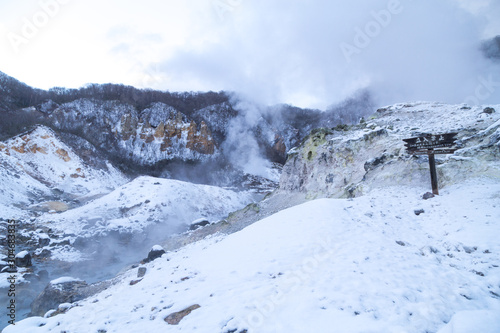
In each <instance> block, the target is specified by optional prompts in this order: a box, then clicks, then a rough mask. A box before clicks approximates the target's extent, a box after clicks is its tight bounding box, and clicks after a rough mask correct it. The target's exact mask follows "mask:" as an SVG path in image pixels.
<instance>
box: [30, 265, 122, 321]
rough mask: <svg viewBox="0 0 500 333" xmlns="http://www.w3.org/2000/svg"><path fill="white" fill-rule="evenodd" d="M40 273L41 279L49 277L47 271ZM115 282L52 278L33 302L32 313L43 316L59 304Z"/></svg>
mask: <svg viewBox="0 0 500 333" xmlns="http://www.w3.org/2000/svg"><path fill="white" fill-rule="evenodd" d="M38 275H39V277H40V280H41V281H44V280H46V279H47V278H48V274H47V273H46V271H40V272H39V274H38ZM114 282H115V281H112V280H109V281H103V282H97V283H93V284H90V285H89V284H87V283H86V282H85V281H82V280H78V279H74V278H70V277H62V278H59V279H56V280H52V281H51V282H49V283H48V284H47V286H46V287H45V289H44V290H43V291H42V292H41V293H40V294H39V295H38V296H37V297H36V298H35V300H34V301H33V302H32V303H31V314H30V315H32V316H43V315H44V314H45V313H46V312H47V311H49V310H51V309H57V308H58V306H59V304H62V303H74V302H77V301H79V300H82V299H84V298H87V297H90V296H92V295H94V294H96V293H98V292H101V291H103V290H105V289H106V288H108V287H109V286H110V285H112V284H113V283H114Z"/></svg>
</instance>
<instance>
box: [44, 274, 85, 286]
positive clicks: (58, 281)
mask: <svg viewBox="0 0 500 333" xmlns="http://www.w3.org/2000/svg"><path fill="white" fill-rule="evenodd" d="M79 281H82V280H80V279H77V278H74V277H71V276H62V277H60V278H57V279H55V280H52V281H50V284H52V285H56V284H62V283H68V282H79Z"/></svg>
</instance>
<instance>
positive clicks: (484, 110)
mask: <svg viewBox="0 0 500 333" xmlns="http://www.w3.org/2000/svg"><path fill="white" fill-rule="evenodd" d="M493 112H495V109H494V108H492V107H487V108H484V109H483V113H487V114H492V113H493Z"/></svg>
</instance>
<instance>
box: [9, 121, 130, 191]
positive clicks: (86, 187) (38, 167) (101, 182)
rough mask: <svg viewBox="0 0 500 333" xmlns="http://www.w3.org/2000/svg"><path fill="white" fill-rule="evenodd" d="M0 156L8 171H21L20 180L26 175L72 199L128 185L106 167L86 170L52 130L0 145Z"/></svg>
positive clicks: (115, 171) (37, 129)
mask: <svg viewBox="0 0 500 333" xmlns="http://www.w3.org/2000/svg"><path fill="white" fill-rule="evenodd" d="M0 155H3V156H2V159H3V160H5V161H6V162H7V163H8V165H9V166H10V168H12V169H14V170H17V171H18V170H19V169H22V170H23V173H22V174H24V175H23V176H22V177H25V175H28V176H30V177H31V178H33V179H34V180H36V181H38V182H40V183H42V184H45V185H47V186H49V187H51V188H56V189H59V190H61V191H63V192H65V193H68V194H73V195H75V196H82V195H96V194H103V193H107V192H109V191H110V190H112V189H113V188H115V187H117V186H119V185H121V184H123V183H125V182H126V181H127V179H126V178H125V177H124V176H123V175H121V173H120V172H119V171H118V170H116V169H115V168H114V167H112V166H111V165H109V164H108V166H107V170H97V169H94V168H91V167H88V166H87V165H86V164H85V163H83V161H82V160H81V158H80V157H79V156H78V155H76V154H75V153H74V152H73V151H72V150H71V148H69V147H68V146H67V145H66V144H64V143H63V142H62V141H61V140H59V139H58V137H57V135H56V134H55V133H54V132H53V131H52V130H51V129H49V128H47V127H43V126H39V127H37V128H35V129H34V130H33V131H31V132H28V133H26V134H23V135H20V136H17V137H15V138H12V139H10V140H7V141H5V142H0ZM6 156H8V157H6ZM20 174H21V173H18V175H20ZM3 175H4V176H5V174H3ZM10 181H12V180H10ZM19 182H21V178H19ZM21 184H22V182H21Z"/></svg>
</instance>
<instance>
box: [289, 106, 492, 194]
mask: <svg viewBox="0 0 500 333" xmlns="http://www.w3.org/2000/svg"><path fill="white" fill-rule="evenodd" d="M489 107H490V108H492V109H493V111H491V112H485V110H487V109H486V107H483V106H474V107H468V106H466V105H449V104H442V103H430V102H416V103H406V104H396V105H393V106H388V107H385V108H381V109H379V110H377V112H376V113H375V114H374V115H373V116H371V117H369V118H368V119H367V120H366V121H365V122H361V123H360V124H359V125H357V126H352V127H350V128H349V129H348V130H338V129H337V130H335V129H330V128H325V129H321V130H318V131H316V132H315V133H312V134H311V135H310V136H309V137H308V138H307V139H306V140H304V141H303V143H302V144H301V145H300V146H299V147H297V148H295V149H293V150H292V151H291V152H289V158H288V161H287V163H286V164H285V166H284V167H283V173H282V176H281V179H280V189H282V190H284V191H285V193H286V192H290V191H294V192H301V193H305V194H307V195H308V196H309V197H310V198H314V197H349V196H357V195H362V194H363V193H365V192H369V191H370V189H372V188H380V187H385V186H393V185H415V186H418V185H421V184H424V183H427V184H429V186H430V180H429V166H428V165H429V164H428V157H427V156H412V155H410V154H408V153H407V152H406V150H405V146H404V142H403V141H402V140H403V139H405V138H412V137H417V136H420V135H422V133H430V134H442V133H458V135H457V143H458V144H457V148H460V149H458V150H457V151H456V152H455V153H454V154H447V155H446V154H443V155H436V165H437V173H438V181H439V188H443V187H446V186H448V185H451V184H456V183H460V182H462V181H464V180H466V179H468V178H471V177H483V176H484V177H494V178H500V159H499V157H500V150H499V148H500V105H492V106H489ZM494 110H496V111H494Z"/></svg>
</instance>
